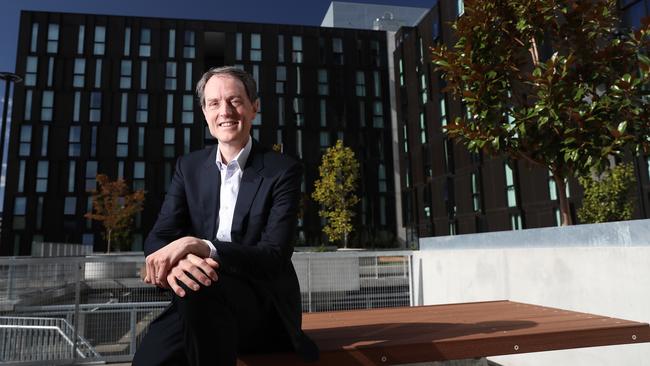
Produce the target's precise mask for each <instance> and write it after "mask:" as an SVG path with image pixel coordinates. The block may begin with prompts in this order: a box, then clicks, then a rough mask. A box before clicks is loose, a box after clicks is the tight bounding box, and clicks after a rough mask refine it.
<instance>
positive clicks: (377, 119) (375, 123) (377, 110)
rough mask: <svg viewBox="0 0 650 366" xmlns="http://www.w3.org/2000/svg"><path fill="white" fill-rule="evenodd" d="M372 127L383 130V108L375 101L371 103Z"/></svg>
mask: <svg viewBox="0 0 650 366" xmlns="http://www.w3.org/2000/svg"><path fill="white" fill-rule="evenodd" d="M372 127H374V128H384V106H383V104H382V103H381V102H380V101H375V102H374V103H373V108H372Z"/></svg>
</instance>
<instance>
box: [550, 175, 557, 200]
mask: <svg viewBox="0 0 650 366" xmlns="http://www.w3.org/2000/svg"><path fill="white" fill-rule="evenodd" d="M548 196H549V198H550V199H551V201H555V200H556V199H557V186H556V185H555V179H553V173H551V172H550V171H549V172H548Z"/></svg>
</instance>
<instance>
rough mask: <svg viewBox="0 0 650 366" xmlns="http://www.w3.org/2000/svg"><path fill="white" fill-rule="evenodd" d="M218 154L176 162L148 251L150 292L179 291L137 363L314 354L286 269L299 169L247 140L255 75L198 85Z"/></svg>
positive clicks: (210, 75) (213, 73)
mask: <svg viewBox="0 0 650 366" xmlns="http://www.w3.org/2000/svg"><path fill="white" fill-rule="evenodd" d="M196 91H197V95H198V98H199V100H200V102H201V108H202V110H203V114H204V115H205V119H206V121H207V124H208V127H209V129H210V133H211V134H212V135H213V136H214V137H215V138H216V139H217V140H218V144H217V146H215V147H212V148H207V149H204V150H201V151H196V152H193V153H190V154H188V155H185V156H182V157H180V158H179V159H178V162H177V164H176V170H175V173H174V176H173V178H172V182H171V184H170V186H169V189H168V192H167V195H166V197H165V200H164V202H163V205H162V208H161V209H160V214H159V216H158V219H157V221H156V224H155V225H154V227H153V229H152V230H151V232H150V233H149V236H148V237H147V239H146V241H145V245H144V246H145V255H146V270H147V274H146V277H145V282H147V283H151V284H155V285H156V286H159V287H163V288H170V289H171V290H173V292H174V296H173V300H172V303H171V305H170V306H169V308H167V309H166V310H165V311H164V312H163V313H162V314H161V315H160V316H159V317H158V318H157V319H156V320H154V321H153V322H152V323H151V326H150V328H149V331H148V333H147V334H146V336H145V338H144V339H143V341H142V343H141V345H140V347H139V349H138V351H137V353H136V355H135V357H134V360H133V364H134V365H136V366H153V365H192V366H194V365H200V366H203V365H219V366H223V365H226V366H229V365H235V364H236V359H237V354H238V353H240V352H265V351H273V350H285V349H290V348H291V347H292V346H293V348H294V349H295V350H297V351H298V352H299V353H300V354H301V355H302V357H303V358H304V359H305V360H315V359H317V358H318V349H317V348H316V346H315V345H314V343H313V342H312V341H311V340H310V339H309V338H307V337H306V336H305V335H304V333H303V332H302V331H301V310H302V309H301V302H300V291H299V287H298V280H297V277H296V274H295V271H294V268H293V265H292V263H291V255H292V253H293V244H292V241H293V235H294V229H295V226H296V214H297V211H298V200H299V195H300V180H301V177H302V169H301V166H300V164H299V163H298V162H296V161H295V160H293V159H291V158H289V157H287V156H285V155H281V154H278V153H276V152H273V151H270V150H267V149H264V148H262V147H261V146H259V145H258V144H257V142H255V141H253V139H252V137H251V136H250V130H251V124H252V121H253V119H254V118H255V115H256V113H257V111H258V109H259V99H258V98H257V94H256V85H255V81H254V79H253V78H252V77H251V76H250V74H248V73H246V72H244V71H241V70H239V69H237V68H234V67H221V68H213V69H210V70H209V71H208V72H206V73H205V74H204V75H203V76H202V78H201V80H199V82H198V83H197V87H196Z"/></svg>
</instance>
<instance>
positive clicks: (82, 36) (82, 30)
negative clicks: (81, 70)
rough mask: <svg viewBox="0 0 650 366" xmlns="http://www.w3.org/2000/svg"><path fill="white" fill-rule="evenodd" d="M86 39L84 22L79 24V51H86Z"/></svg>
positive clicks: (80, 52) (79, 52)
mask: <svg viewBox="0 0 650 366" xmlns="http://www.w3.org/2000/svg"><path fill="white" fill-rule="evenodd" d="M85 41H86V26H84V25H83V24H82V25H80V26H79V33H78V35H77V53H78V54H80V55H81V54H83V53H84V42H85Z"/></svg>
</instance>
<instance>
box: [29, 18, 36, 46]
mask: <svg viewBox="0 0 650 366" xmlns="http://www.w3.org/2000/svg"><path fill="white" fill-rule="evenodd" d="M37 47H38V23H34V24H32V38H31V41H30V43H29V52H32V53H34V52H36V49H37Z"/></svg>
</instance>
